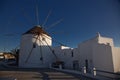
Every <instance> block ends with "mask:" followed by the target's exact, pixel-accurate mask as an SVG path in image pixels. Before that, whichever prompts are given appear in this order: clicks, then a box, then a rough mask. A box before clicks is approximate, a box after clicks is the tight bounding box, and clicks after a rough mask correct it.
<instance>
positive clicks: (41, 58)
mask: <svg viewBox="0 0 120 80" xmlns="http://www.w3.org/2000/svg"><path fill="white" fill-rule="evenodd" d="M38 40H39V44H40V46H39V49H40V54H41V57H40V60H41V61H42V62H43V56H42V47H41V43H42V42H41V40H40V37H39V38H38ZM40 42H41V43H40Z"/></svg>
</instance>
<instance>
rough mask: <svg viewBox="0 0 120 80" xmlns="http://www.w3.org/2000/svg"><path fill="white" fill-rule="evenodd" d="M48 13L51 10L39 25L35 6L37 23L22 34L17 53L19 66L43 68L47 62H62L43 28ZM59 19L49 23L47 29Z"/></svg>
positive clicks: (47, 64) (46, 65)
mask: <svg viewBox="0 0 120 80" xmlns="http://www.w3.org/2000/svg"><path fill="white" fill-rule="evenodd" d="M50 14H51V11H50V12H49V13H48V15H47V17H46V19H45V21H44V23H43V24H42V25H40V24H39V17H38V6H36V19H37V25H36V26H34V27H33V28H31V29H30V30H28V31H27V32H25V33H24V34H23V35H22V39H21V45H20V53H19V67H42V68H43V67H49V64H52V63H53V62H54V64H56V63H57V64H60V63H62V61H60V60H59V59H58V57H57V55H56V54H55V52H54V50H53V49H52V47H51V46H52V38H51V36H50V35H49V34H48V33H47V32H46V31H45V30H44V25H45V24H46V23H47V21H48V18H49V16H50ZM61 21H62V19H61V20H59V21H57V22H55V23H53V24H52V25H50V26H49V27H48V28H47V29H49V28H51V27H54V26H55V25H56V24H58V23H60V22H61ZM54 41H55V40H54ZM55 42H57V41H55ZM58 43H59V42H58ZM59 44H61V43H59ZM61 45H62V44H61Z"/></svg>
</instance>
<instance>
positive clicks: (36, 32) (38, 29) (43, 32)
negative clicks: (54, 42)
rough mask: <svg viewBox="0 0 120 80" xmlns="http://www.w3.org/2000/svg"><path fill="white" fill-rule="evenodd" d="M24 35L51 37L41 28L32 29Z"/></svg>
mask: <svg viewBox="0 0 120 80" xmlns="http://www.w3.org/2000/svg"><path fill="white" fill-rule="evenodd" d="M24 34H37V35H38V34H46V35H48V36H49V34H48V33H47V32H45V31H44V30H43V28H42V27H40V26H34V27H33V28H31V29H30V30H28V31H26V32H25V33H24Z"/></svg>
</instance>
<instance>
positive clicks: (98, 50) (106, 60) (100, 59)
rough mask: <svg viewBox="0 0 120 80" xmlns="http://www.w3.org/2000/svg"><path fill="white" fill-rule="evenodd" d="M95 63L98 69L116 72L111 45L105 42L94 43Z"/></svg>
mask: <svg viewBox="0 0 120 80" xmlns="http://www.w3.org/2000/svg"><path fill="white" fill-rule="evenodd" d="M93 64H94V67H95V68H96V69H98V70H103V71H109V72H114V69H113V58H112V50H111V46H109V45H105V44H96V45H94V47H93Z"/></svg>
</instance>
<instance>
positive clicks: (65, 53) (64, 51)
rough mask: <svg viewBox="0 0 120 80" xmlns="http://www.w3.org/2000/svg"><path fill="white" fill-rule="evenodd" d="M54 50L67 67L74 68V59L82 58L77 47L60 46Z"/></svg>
mask: <svg viewBox="0 0 120 80" xmlns="http://www.w3.org/2000/svg"><path fill="white" fill-rule="evenodd" d="M54 50H55V53H56V55H57V56H58V57H59V59H60V60H61V61H63V62H64V63H65V65H64V66H65V68H70V69H73V61H75V60H78V61H79V60H80V59H79V53H78V50H77V48H74V49H72V48H70V47H65V46H59V47H55V48H54ZM72 52H73V56H72ZM79 62H80V61H79Z"/></svg>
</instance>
